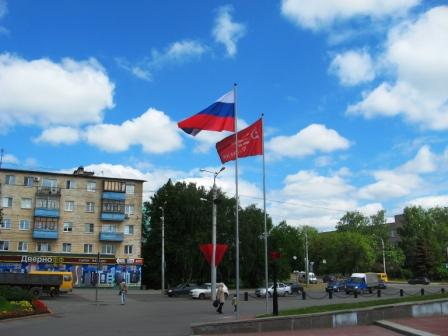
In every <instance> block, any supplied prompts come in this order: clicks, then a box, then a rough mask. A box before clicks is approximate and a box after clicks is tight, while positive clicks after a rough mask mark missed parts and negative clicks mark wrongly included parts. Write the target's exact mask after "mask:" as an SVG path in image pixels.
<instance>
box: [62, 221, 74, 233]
mask: <svg viewBox="0 0 448 336" xmlns="http://www.w3.org/2000/svg"><path fill="white" fill-rule="evenodd" d="M72 231H73V223H72V222H64V232H72Z"/></svg>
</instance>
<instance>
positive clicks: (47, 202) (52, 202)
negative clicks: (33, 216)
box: [36, 198, 59, 209]
mask: <svg viewBox="0 0 448 336" xmlns="http://www.w3.org/2000/svg"><path fill="white" fill-rule="evenodd" d="M36 208H43V209H59V202H58V200H57V199H54V198H36Z"/></svg>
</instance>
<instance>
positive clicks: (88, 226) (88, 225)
mask: <svg viewBox="0 0 448 336" xmlns="http://www.w3.org/2000/svg"><path fill="white" fill-rule="evenodd" d="M93 228H94V226H93V224H92V223H86V224H84V232H85V233H93Z"/></svg>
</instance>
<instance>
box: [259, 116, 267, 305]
mask: <svg viewBox="0 0 448 336" xmlns="http://www.w3.org/2000/svg"><path fill="white" fill-rule="evenodd" d="M263 117H264V114H262V115H261V129H262V137H261V150H262V153H263V211H264V273H265V277H266V313H268V311H269V308H268V306H269V299H268V285H269V276H268V228H267V215H266V164H265V158H264V119H263Z"/></svg>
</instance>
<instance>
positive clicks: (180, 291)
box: [167, 283, 199, 297]
mask: <svg viewBox="0 0 448 336" xmlns="http://www.w3.org/2000/svg"><path fill="white" fill-rule="evenodd" d="M198 287H199V285H198V284H196V283H181V284H179V285H177V286H176V287H173V288H170V289H168V291H167V294H168V296H170V297H171V296H178V295H189V294H190V291H191V290H192V289H196V288H198Z"/></svg>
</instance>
